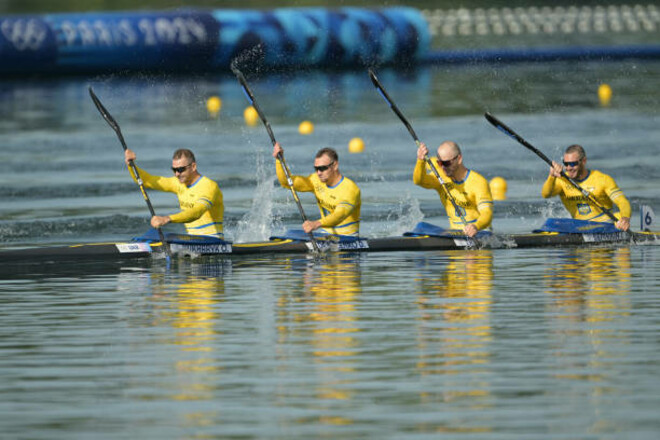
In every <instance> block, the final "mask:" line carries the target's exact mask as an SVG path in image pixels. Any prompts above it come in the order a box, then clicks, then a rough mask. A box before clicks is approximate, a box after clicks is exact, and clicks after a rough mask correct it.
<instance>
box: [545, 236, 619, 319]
mask: <svg viewBox="0 0 660 440" xmlns="http://www.w3.org/2000/svg"><path fill="white" fill-rule="evenodd" d="M630 251H631V250H630V247H621V248H588V247H587V248H570V249H566V250H564V251H562V253H561V255H560V257H559V260H558V261H556V262H555V264H552V265H548V266H547V267H546V273H545V274H544V278H545V281H546V285H547V292H548V293H549V294H550V295H552V297H553V298H554V299H555V301H554V302H553V303H551V304H552V307H554V308H556V310H555V312H556V313H557V315H558V316H561V317H562V319H568V320H571V321H574V322H603V321H613V320H616V319H617V318H620V317H621V316H622V315H621V313H622V312H621V311H623V310H628V309H629V308H630V304H629V301H630V299H629V293H630V285H631V266H630Z"/></svg>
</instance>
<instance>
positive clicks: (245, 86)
mask: <svg viewBox="0 0 660 440" xmlns="http://www.w3.org/2000/svg"><path fill="white" fill-rule="evenodd" d="M231 71H232V72H234V75H236V78H238V82H239V83H240V84H241V87H242V88H243V92H244V93H245V96H246V97H247V99H248V101H250V104H251V105H252V107H254V109H255V110H256V111H257V114H258V115H259V118H260V119H261V122H263V124H264V126H265V127H266V131H267V132H268V136H269V137H270V141H271V142H272V143H273V145H275V143H276V142H277V141H276V140H275V135H274V134H273V130H272V129H271V128H270V123H269V122H268V119H266V116H265V115H264V113H263V112H262V111H261V108H259V105H258V104H257V100H256V99H255V98H254V95H253V94H252V91H251V90H250V86H248V83H247V80H246V79H245V76H243V73H242V72H241V71H240V70H238V68H237V67H236V66H234V64H233V63H232V65H231ZM277 158H278V159H279V161H280V163H281V164H282V169H283V170H284V174H285V175H286V181H287V183H288V184H289V189H291V194H292V195H293V199H294V200H295V201H296V205H298V211H300V216H301V217H302V219H303V222H306V221H307V216H306V215H305V210H304V209H303V206H302V203H300V198H299V197H298V193H296V190H295V189H294V187H293V179H292V178H291V172H290V171H289V167H288V166H287V164H286V162H285V160H284V154H282V153H280V154H278V156H277ZM307 235H308V236H309V239H310V241H311V242H312V248H313V251H314V252H316V253H319V252H321V249H320V248H319V245H318V243H317V242H316V239H315V238H314V234H313V233H311V232H308V233H307Z"/></svg>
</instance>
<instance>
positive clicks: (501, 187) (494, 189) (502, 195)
mask: <svg viewBox="0 0 660 440" xmlns="http://www.w3.org/2000/svg"><path fill="white" fill-rule="evenodd" d="M489 186H490V193H491V194H492V195H493V200H506V180H504V177H493V178H492V179H490V182H489Z"/></svg>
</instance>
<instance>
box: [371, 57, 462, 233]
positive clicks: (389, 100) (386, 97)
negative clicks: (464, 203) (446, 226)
mask: <svg viewBox="0 0 660 440" xmlns="http://www.w3.org/2000/svg"><path fill="white" fill-rule="evenodd" d="M369 78H371V82H372V83H374V86H375V87H376V90H378V93H380V96H382V97H383V99H384V100H385V102H387V104H388V105H389V106H390V108H391V109H392V111H393V112H394V113H395V114H396V115H397V116H398V117H399V119H400V120H401V122H403V125H405V126H406V128H407V129H408V133H410V136H412V138H413V139H414V140H415V144H417V147H418V148H419V145H420V144H421V142H420V140H419V138H418V137H417V133H415V130H413V128H412V125H410V122H408V119H406V117H405V116H404V115H403V113H401V110H399V107H397V106H396V104H395V103H394V101H392V98H390V95H388V94H387V92H386V91H385V88H384V87H383V85H382V84H381V83H380V81H378V78H377V77H376V74H375V73H374V71H373V70H371V69H369ZM424 161H425V162H426V164H427V165H428V166H429V168H431V171H433V174H435V177H436V178H437V179H438V182H440V185H442V188H443V189H444V190H445V194H447V198H448V199H449V201H450V202H451V204H452V205H453V206H454V211H455V212H456V214H458V216H459V217H460V218H461V221H462V222H463V224H464V225H465V226H467V224H468V222H467V220H466V219H465V216H464V215H463V211H462V210H461V208H460V207H459V206H458V204H457V203H456V200H455V199H454V196H452V195H451V193H450V192H449V189H448V188H447V184H446V183H445V181H444V180H443V179H442V176H440V173H439V172H438V170H437V169H436V167H435V165H433V161H431V159H430V158H429V155H428V154H425V155H424Z"/></svg>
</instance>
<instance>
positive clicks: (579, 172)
mask: <svg viewBox="0 0 660 440" xmlns="http://www.w3.org/2000/svg"><path fill="white" fill-rule="evenodd" d="M564 167H565V169H564V172H565V173H566V175H567V176H568V177H570V178H571V179H573V180H575V181H576V182H577V183H578V184H579V185H580V186H581V187H582V188H584V189H586V190H587V191H589V192H590V193H591V194H592V195H593V197H594V198H595V199H596V200H597V201H598V202H599V203H600V204H601V205H602V206H603V207H605V208H607V209H611V208H612V206H613V204H614V205H616V206H617V207H618V208H619V220H618V221H617V222H616V224H615V226H616V227H617V228H618V229H621V230H622V231H627V230H628V229H630V202H628V199H626V196H624V195H623V192H622V191H621V190H620V189H619V187H618V186H617V184H616V182H615V181H614V179H612V178H611V177H610V176H608V175H607V174H603V173H601V172H600V171H596V170H589V169H587V155H586V153H585V152H584V148H582V146H580V145H577V144H574V145H571V146H569V147H568V148H566V152H564ZM561 171H562V167H561V165H559V164H558V163H557V162H552V167H551V168H550V174H549V175H548V179H547V180H546V181H545V183H544V184H543V189H542V190H541V195H542V196H543V198H546V199H547V198H549V197H553V196H557V195H558V196H559V197H560V198H561V201H562V203H563V204H564V206H565V207H566V209H567V210H568V212H569V213H570V214H571V217H573V218H574V219H578V220H590V221H594V222H609V223H611V222H612V220H611V219H610V217H608V216H607V214H605V213H603V212H602V211H601V210H600V209H598V207H597V206H596V205H594V204H593V203H592V202H590V201H589V200H588V199H587V198H586V197H585V196H584V195H583V194H582V193H581V192H580V191H579V190H578V189H577V188H575V187H574V186H573V185H571V183H570V182H569V181H568V180H566V179H564V178H562V177H561Z"/></svg>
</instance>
